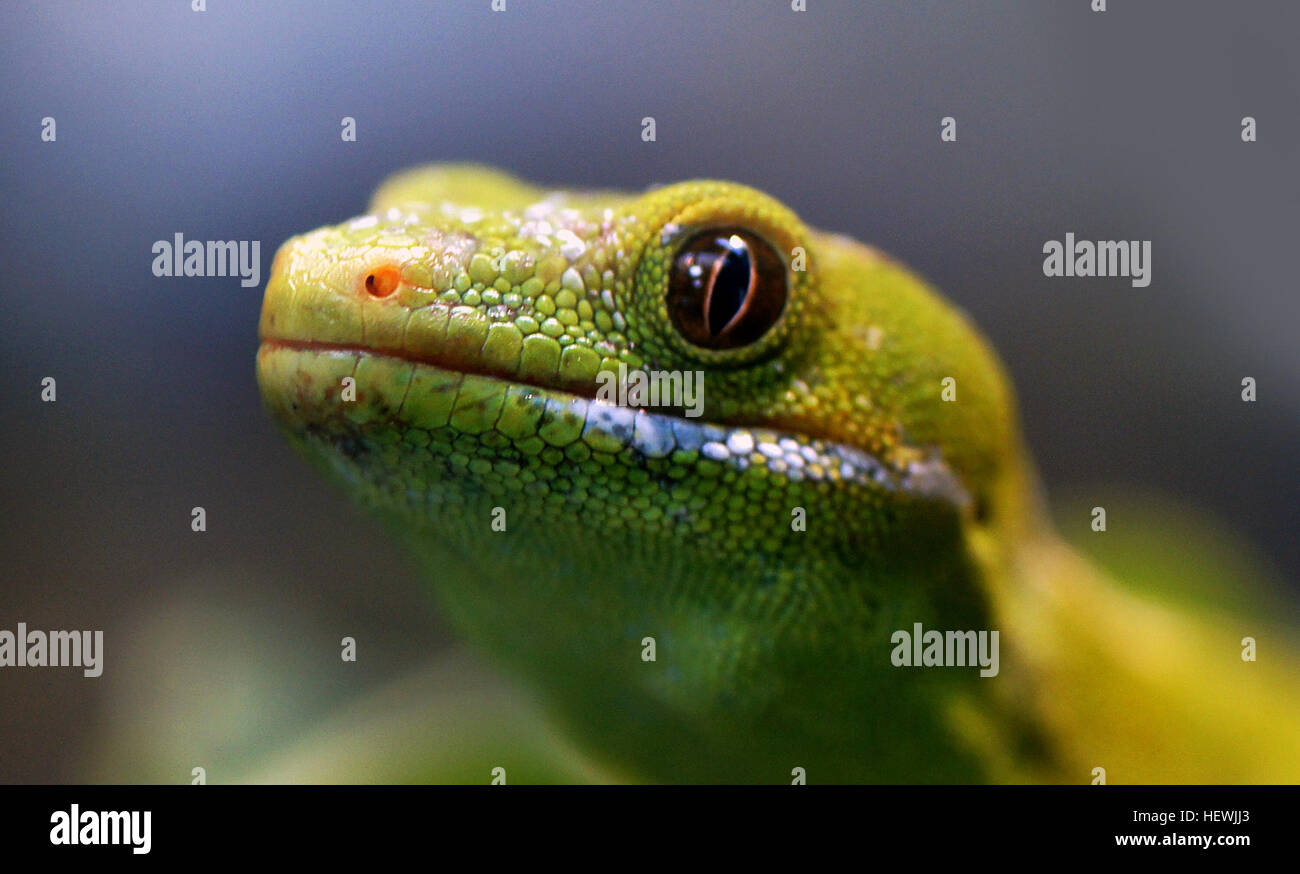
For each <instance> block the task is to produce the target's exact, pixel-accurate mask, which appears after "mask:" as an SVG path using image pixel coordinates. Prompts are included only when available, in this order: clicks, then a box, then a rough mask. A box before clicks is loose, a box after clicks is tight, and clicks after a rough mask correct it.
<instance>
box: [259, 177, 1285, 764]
mask: <svg viewBox="0 0 1300 874" xmlns="http://www.w3.org/2000/svg"><path fill="white" fill-rule="evenodd" d="M260 335H261V340H262V344H261V348H260V350H259V353H258V359H257V376H258V381H259V384H260V387H261V391H262V395H263V398H264V401H265V404H266V406H267V408H268V410H269V411H270V413H271V414H272V416H273V417H274V418H275V420H276V421H277V423H278V425H279V427H280V428H281V430H282V431H283V433H284V434H285V435H286V436H287V438H288V439H289V441H290V442H291V443H292V444H293V446H294V447H295V448H296V449H297V450H298V451H299V452H300V453H302V454H303V455H304V456H306V457H307V458H308V459H310V460H311V461H312V462H313V463H314V464H315V465H317V466H318V467H319V468H321V469H322V470H323V471H325V472H326V473H327V474H328V475H329V476H330V477H331V478H332V479H333V480H334V481H335V482H337V483H339V484H340V485H341V486H342V487H343V488H344V489H345V490H346V491H347V492H348V493H349V494H350V495H351V496H352V497H353V498H354V499H355V500H357V501H358V502H359V503H360V504H361V505H363V506H364V507H366V508H367V509H368V510H370V511H372V512H374V513H376V514H378V515H379V516H380V517H381V518H382V519H384V520H385V521H386V522H387V523H388V524H389V526H390V527H391V529H392V530H393V531H394V532H396V533H397V534H398V535H399V537H400V538H401V539H402V540H403V541H404V542H405V543H406V544H407V545H408V546H409V547H410V548H411V549H413V550H414V551H415V552H416V553H417V554H418V555H419V556H420V557H421V558H422V559H423V561H424V563H425V564H426V565H427V567H428V570H429V575H430V580H431V582H432V585H433V588H434V591H435V592H436V594H437V597H438V600H439V602H440V604H441V605H442V607H443V608H444V609H445V611H446V612H447V613H448V614H449V616H450V617H451V618H452V619H453V620H454V622H455V624H456V625H457V626H458V627H459V628H460V629H462V630H463V632H464V633H465V634H466V636H467V637H468V638H469V639H470V640H472V641H473V642H475V643H476V644H477V645H478V646H479V647H480V648H482V649H484V650H486V652H487V653H488V654H489V655H490V656H491V657H492V659H493V660H494V661H495V662H496V663H497V664H499V665H501V666H502V667H503V668H504V669H505V670H506V671H507V672H508V673H510V674H512V675H514V676H516V677H518V678H520V679H521V680H522V681H523V682H524V683H525V684H527V685H528V686H530V687H531V688H534V689H537V690H540V692H541V694H542V696H543V698H544V700H545V701H546V703H547V707H548V709H549V711H550V713H551V714H552V715H553V718H554V720H555V721H556V723H557V724H558V725H559V726H560V727H561V728H562V729H563V731H564V732H566V733H567V736H568V738H569V739H570V741H571V742H572V743H573V744H574V745H575V746H576V747H577V748H579V749H582V750H584V751H589V753H590V755H591V756H592V757H593V759H594V760H595V761H597V762H599V763H601V764H602V765H604V766H607V767H608V769H609V773H610V774H614V775H619V777H620V778H621V779H634V780H643V781H654V782H757V783H773V782H789V781H790V780H791V774H800V773H802V774H806V775H807V779H808V780H809V781H811V782H898V783H911V782H986V781H991V782H1029V781H1052V782H1071V783H1074V782H1078V783H1084V782H1089V781H1092V780H1094V779H1095V776H1096V774H1097V773H1098V771H1097V770H1095V769H1104V770H1105V773H1106V774H1107V775H1108V779H1109V780H1110V781H1112V782H1234V781H1263V782H1279V781H1281V782H1290V781H1295V780H1297V779H1300V696H1298V695H1297V693H1296V689H1297V682H1298V681H1297V671H1296V665H1297V662H1296V661H1295V657H1294V655H1293V654H1291V653H1285V652H1283V649H1284V644H1283V643H1281V642H1279V639H1278V636H1276V635H1274V636H1271V637H1268V638H1267V640H1268V645H1267V652H1268V655H1267V657H1261V658H1260V660H1259V661H1257V662H1246V661H1243V659H1242V658H1241V645H1240V640H1241V638H1242V637H1243V636H1245V635H1248V634H1250V633H1252V630H1254V629H1253V627H1245V626H1243V625H1242V624H1241V623H1240V622H1237V621H1234V620H1232V617H1231V616H1229V615H1228V614H1224V613H1222V612H1215V611H1213V610H1210V609H1201V610H1198V611H1193V610H1190V609H1179V608H1178V607H1177V606H1171V605H1169V604H1163V603H1160V602H1157V601H1154V600H1150V599H1145V598H1143V597H1140V596H1139V595H1137V594H1134V593H1132V592H1131V591H1129V590H1128V589H1125V588H1123V587H1121V586H1120V585H1118V584H1117V583H1115V582H1113V581H1112V580H1110V579H1109V578H1108V577H1106V576H1105V575H1103V574H1102V573H1101V572H1099V571H1096V570H1094V569H1093V568H1092V567H1090V566H1089V564H1088V563H1087V562H1085V561H1084V560H1083V559H1081V558H1079V557H1078V556H1076V555H1075V554H1074V553H1073V552H1071V551H1070V549H1069V548H1068V547H1066V546H1065V545H1063V543H1062V542H1061V541H1060V540H1059V539H1058V537H1057V536H1056V534H1055V533H1054V531H1053V530H1052V528H1051V526H1050V525H1049V523H1048V522H1047V520H1046V516H1045V513H1044V511H1043V509H1042V505H1041V501H1040V499H1039V496H1038V486H1037V484H1036V479H1035V474H1034V472H1033V469H1032V465H1031V462H1030V461H1029V460H1028V456H1027V454H1026V452H1025V449H1024V447H1023V445H1022V438H1021V436H1020V433H1019V430H1018V422H1017V418H1018V414H1017V412H1016V408H1015V400H1014V397H1013V393H1012V389H1011V387H1010V385H1009V382H1008V380H1007V378H1006V376H1005V374H1004V372H1003V370H1002V367H1001V365H1000V364H999V362H998V360H997V357H996V355H995V353H994V352H993V350H992V349H991V348H990V347H989V345H988V344H987V343H986V342H985V340H984V339H983V338H982V337H981V336H980V335H979V333H978V332H977V331H976V329H975V328H974V327H973V326H972V325H971V324H970V323H969V322H968V320H967V319H966V318H965V317H964V316H963V315H962V314H961V313H959V312H958V311H957V310H956V309H955V308H954V307H953V306H952V305H951V304H950V303H948V302H947V301H945V300H944V299H943V298H942V297H941V296H940V295H939V294H937V293H936V292H935V291H934V290H932V289H931V288H929V287H928V286H927V285H926V284H925V283H924V282H923V281H922V280H920V279H919V278H918V277H917V276H916V275H914V274H913V273H911V272H909V271H908V270H907V269H906V268H905V267H903V266H902V265H900V264H899V263H897V262H895V261H893V260H891V259H890V258H888V257H886V256H885V255H883V254H881V253H880V252H878V251H876V250H874V249H872V248H869V247H868V246H865V245H863V244H861V243H858V242H855V241H854V240H851V239H848V238H846V237H843V236H837V235H834V234H828V233H823V232H820V231H815V230H812V229H810V228H808V227H806V226H804V225H803V224H802V223H801V222H800V220H799V219H798V218H797V217H796V216H795V214H794V213H793V212H792V211H791V210H790V209H788V208H787V207H786V206H784V205H782V204H781V203H779V202H777V201H776V200H774V199H773V198H771V197H769V196H767V195H765V194H763V193H761V192H759V191H756V190H754V189H752V188H749V187H746V186H743V185H739V184H734V183H729V182H720V181H692V182H683V183H679V184H673V185H668V186H664V187H660V188H655V189H652V190H650V191H648V192H646V193H643V194H629V193H620V192H610V191H549V190H545V189H542V188H538V187H535V186H532V185H529V184H525V183H523V182H520V181H518V180H516V179H514V178H513V177H511V176H508V175H506V174H504V173H501V172H499V171H496V170H492V169H488V168H483V167H475V166H464V165H438V166H430V167H425V168H420V169H416V170H412V171H408V172H406V173H403V174H399V175H398V176H395V177H393V178H391V179H390V180H388V181H387V182H386V183H385V184H384V185H383V186H382V187H381V188H380V189H379V191H378V192H377V193H376V195H375V197H374V199H373V202H372V204H371V206H370V210H369V212H368V214H366V215H364V216H362V217H360V218H357V219H354V220H352V221H349V222H346V223H343V224H340V225H334V226H330V227H325V228H321V229H319V230H316V231H313V232H311V233H308V234H304V235H302V236H298V237H295V238H293V239H291V240H289V241H288V242H286V243H285V244H284V245H283V247H281V249H280V250H279V252H278V254H277V255H276V257H275V261H274V265H273V267H272V274H271V277H270V279H269V281H268V284H267V288H266V293H265V300H264V304H263V309H262V316H261V325H260ZM620 365H623V366H624V368H625V371H635V370H638V369H640V370H645V371H666V372H674V371H675V372H695V371H699V372H701V373H702V374H703V377H702V379H703V395H702V413H703V414H702V415H701V416H699V417H698V418H697V417H692V416H688V415H685V414H684V412H685V411H684V410H683V409H681V408H674V407H671V406H666V407H655V408H648V409H634V408H630V407H622V406H617V405H613V404H608V403H604V402H602V401H600V400H597V398H596V395H597V391H598V387H599V386H600V385H601V384H602V380H603V379H605V378H606V376H603V375H607V374H609V373H611V372H617V371H618V368H619V366H620ZM945 389H947V392H946V393H945ZM915 623H921V625H922V626H923V628H925V629H938V630H996V631H998V632H999V636H1000V669H999V671H998V673H997V675H996V676H990V677H981V676H980V672H979V669H978V668H970V667H966V668H962V667H933V668H916V667H896V666H895V665H894V664H893V663H892V661H891V653H892V652H893V651H894V649H895V644H894V642H893V639H892V638H893V635H894V632H895V631H898V630H907V631H911V630H912V629H913V628H914V624H915ZM1261 646H1263V645H1261ZM799 769H803V770H802V771H799Z"/></svg>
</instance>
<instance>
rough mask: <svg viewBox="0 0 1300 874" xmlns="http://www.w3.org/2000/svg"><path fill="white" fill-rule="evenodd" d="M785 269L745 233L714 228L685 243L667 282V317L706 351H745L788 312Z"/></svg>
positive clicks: (762, 243)
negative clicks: (738, 348) (745, 347)
mask: <svg viewBox="0 0 1300 874" xmlns="http://www.w3.org/2000/svg"><path fill="white" fill-rule="evenodd" d="M787 292H788V287H787V282H786V271H785V264H784V263H783V262H782V261H781V256H779V255H778V254H777V253H776V250H775V249H773V248H772V247H771V245H769V244H768V243H767V242H766V241H765V240H763V239H761V238H759V237H758V236H757V235H755V234H754V233H753V232H752V231H748V230H745V229H744V228H711V229H709V230H705V231H701V232H699V233H698V234H695V235H694V236H692V237H690V238H689V239H687V240H686V241H685V242H684V243H683V244H682V247H681V248H680V249H678V250H677V255H676V257H675V258H674V259H673V266H672V272H671V274H670V275H669V278H668V314H669V316H670V317H671V318H672V320H673V326H674V327H676V328H677V330H678V331H679V332H680V333H681V335H682V336H683V337H685V338H686V339H687V340H689V341H690V342H691V343H694V344H695V345H696V346H703V347H704V348H706V349H734V348H736V347H737V346H747V345H749V344H750V343H753V342H754V341H755V340H757V339H759V338H760V337H762V336H763V335H764V334H766V333H767V331H768V329H769V328H771V327H772V326H773V325H775V324H776V322H777V320H778V319H780V318H781V313H782V312H783V311H784V310H785V299H786V294H787Z"/></svg>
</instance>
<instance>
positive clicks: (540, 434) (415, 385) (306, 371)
mask: <svg viewBox="0 0 1300 874" xmlns="http://www.w3.org/2000/svg"><path fill="white" fill-rule="evenodd" d="M257 375H258V382H259V386H260V388H261V392H262V396H263V400H264V403H265V405H266V406H267V408H268V410H269V411H270V412H271V414H272V415H273V417H274V418H275V420H276V421H277V423H278V424H279V426H280V427H281V429H282V430H284V431H285V432H286V433H287V434H288V436H289V437H290V439H291V440H293V441H294V443H295V444H296V445H297V446H298V448H300V449H301V450H303V451H304V452H305V453H306V454H307V455H308V457H309V458H311V459H312V460H313V461H314V462H315V463H317V464H318V465H319V466H322V467H324V468H326V469H327V470H329V471H331V472H332V473H333V474H334V475H335V479H336V480H341V481H342V484H343V485H344V487H345V488H346V489H347V490H348V491H350V492H351V493H353V495H354V496H355V497H357V498H358V499H360V500H361V501H362V503H364V504H366V505H368V506H370V507H372V508H375V509H380V510H387V511H399V512H400V511H403V510H405V511H407V512H409V513H410V514H412V515H413V516H414V517H416V518H417V519H426V518H433V517H442V516H445V515H446V513H447V512H452V511H453V508H457V509H456V510H455V512H461V513H463V512H466V511H471V509H473V511H475V512H481V511H484V510H485V509H487V510H489V511H490V510H494V509H495V510H498V512H497V513H496V515H495V516H493V515H492V513H491V512H488V513H487V514H486V515H483V516H480V518H479V519H478V520H476V521H477V522H478V523H479V524H481V526H482V528H483V532H484V533H489V532H491V525H492V523H493V522H494V520H495V521H496V524H497V525H498V526H499V525H500V524H501V522H500V517H501V515H502V513H501V512H500V511H504V515H505V517H506V519H507V520H509V519H510V517H512V516H514V517H516V518H519V519H522V518H524V517H532V516H539V517H544V518H550V519H555V518H557V517H559V516H565V515H569V514H572V515H573V517H574V518H575V519H579V520H585V521H586V522H588V523H590V522H595V521H600V523H601V528H602V529H603V531H604V532H605V533H606V534H607V535H611V534H613V532H614V530H616V529H617V528H620V527H627V528H629V529H633V530H641V531H643V532H647V533H651V532H653V533H655V534H658V535H660V536H665V537H669V538H670V539H677V538H683V539H689V538H690V537H692V536H697V535H708V536H709V537H710V538H716V537H717V535H718V533H719V532H720V531H721V530H724V529H731V533H732V536H733V537H734V538H735V540H736V543H735V545H736V546H738V547H745V546H748V547H750V548H760V547H761V546H763V545H764V544H771V543H773V542H776V541H780V540H782V539H784V535H785V533H786V532H789V533H792V534H800V533H805V532H806V525H801V524H800V522H801V518H800V517H803V520H805V521H806V514H807V513H808V511H809V509H810V508H811V507H815V506H817V505H821V504H826V505H827V510H828V511H833V512H852V509H853V508H854V507H855V506H856V507H858V508H864V509H865V508H867V507H868V506H872V505H875V506H879V507H882V508H899V507H904V506H907V505H911V504H916V505H937V506H941V507H945V508H948V509H950V510H952V511H955V512H957V513H959V514H964V513H966V512H967V511H968V509H969V507H970V504H971V501H970V498H969V497H968V495H967V493H966V492H965V490H964V489H963V488H962V486H961V483H960V482H959V481H958V479H957V478H956V477H955V476H954V475H953V474H952V473H951V472H950V471H949V470H948V468H947V467H946V466H945V465H944V464H943V462H942V461H941V460H939V459H930V460H921V461H915V462H912V463H911V464H909V465H908V466H907V468H906V469H903V470H897V469H891V468H889V467H887V466H886V465H884V464H882V463H881V462H880V461H878V460H877V459H875V458H874V457H872V456H871V455H869V454H867V453H866V452H863V451H861V450H859V449H857V448H854V447H851V446H847V445H844V444H841V443H837V442H834V441H828V440H823V439H818V438H813V437H809V436H807V435H802V434H798V433H789V432H781V431H777V430H771V429H764V428H753V427H740V426H723V425H718V424H714V423H710V422H705V421H701V420H698V419H689V418H684V417H681V416H677V415H673V414H670V413H658V412H651V411H647V410H644V409H635V408H630V407H624V406H617V405H613V404H609V403H606V402H604V401H601V400H597V399H594V398H590V397H584V396H582V395H578V394H574V393H571V392H566V391H561V390H556V389H550V388H542V387H539V386H534V385H528V384H525V383H520V382H516V381H512V380H507V379H502V378H500V377H497V376H493V375H489V374H485V373H473V372H467V371H464V370H454V369H449V368H447V367H442V366H439V365H438V364H435V363H432V362H429V361H426V360H417V359H412V358H409V357H402V356H398V355H392V354H386V353H383V352H379V351H375V350H371V349H365V348H359V347H345V346H333V345H325V344H318V343H303V342H294V341H284V340H278V339H275V338H267V339H266V340H265V341H264V342H263V344H262V346H261V348H260V349H259V353H258V360H257ZM832 505H834V506H832ZM742 519H743V520H744V522H743V524H736V523H737V522H739V521H740V520H742ZM443 521H444V522H445V520H443ZM466 521H469V520H466ZM471 524H472V523H471ZM506 524H507V526H508V521H507V523H506ZM507 530H508V528H507Z"/></svg>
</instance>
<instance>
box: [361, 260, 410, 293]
mask: <svg viewBox="0 0 1300 874" xmlns="http://www.w3.org/2000/svg"><path fill="white" fill-rule="evenodd" d="M401 281H402V277H401V275H400V274H398V272H397V268H396V267H379V268H377V269H375V270H371V271H370V272H369V273H367V274H366V293H367V294H369V295H370V296H371V297H388V296H389V295H391V294H392V293H393V292H395V291H397V286H398V283H400V282H401Z"/></svg>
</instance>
